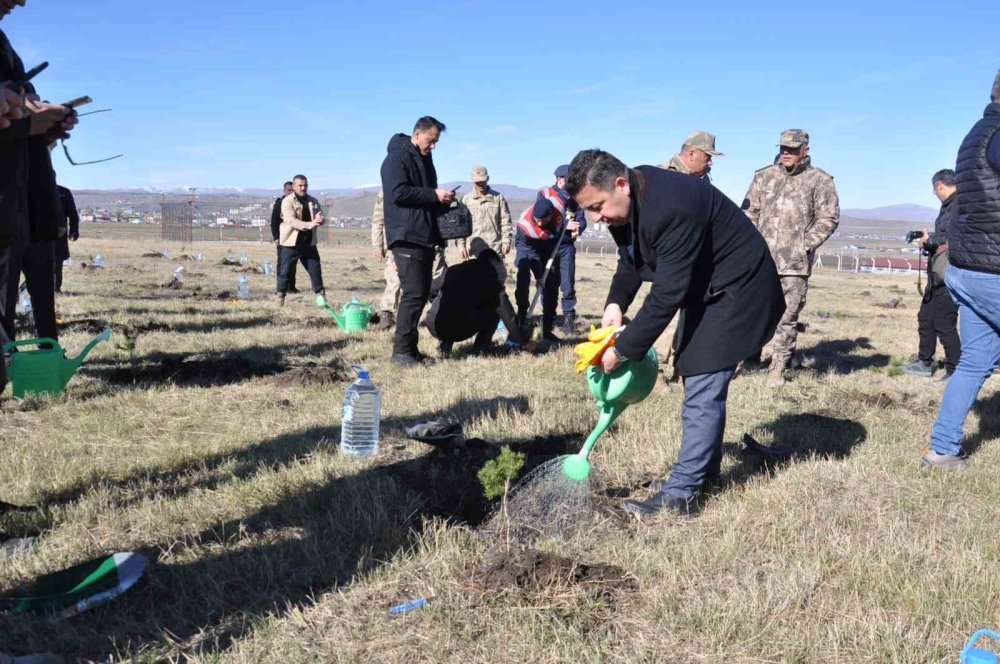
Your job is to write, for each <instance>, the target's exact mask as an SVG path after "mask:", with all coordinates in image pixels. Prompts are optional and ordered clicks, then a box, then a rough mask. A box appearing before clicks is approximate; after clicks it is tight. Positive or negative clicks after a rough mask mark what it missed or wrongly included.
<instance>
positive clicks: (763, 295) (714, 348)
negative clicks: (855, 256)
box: [566, 150, 785, 517]
mask: <svg viewBox="0 0 1000 664" xmlns="http://www.w3.org/2000/svg"><path fill="white" fill-rule="evenodd" d="M566 191H567V192H569V195H570V196H572V197H573V198H574V199H575V200H576V201H577V202H578V203H579V204H580V207H581V208H583V209H584V210H586V211H587V212H590V213H591V214H592V215H594V216H595V217H596V218H597V219H598V220H602V221H606V222H607V223H608V225H609V227H610V228H611V234H612V236H613V237H614V239H615V244H616V245H618V268H617V270H616V271H615V275H614V277H613V278H612V280H611V288H610V289H609V291H608V298H607V301H606V304H605V308H604V318H603V321H602V322H603V325H604V326H611V325H614V326H616V327H621V325H622V323H623V316H624V313H625V311H626V310H627V309H628V308H629V306H631V304H632V303H633V302H634V301H635V298H636V295H638V293H639V289H640V288H641V286H642V282H644V281H651V282H652V287H651V288H650V290H649V293H648V294H647V295H646V299H645V301H644V302H643V303H642V306H641V307H640V308H639V310H638V311H637V312H635V314H634V315H633V318H632V321H631V322H630V323H629V324H628V326H627V327H625V328H624V329H623V330H622V331H621V334H619V336H618V340H617V341H616V343H615V345H614V346H612V347H611V348H610V349H609V350H607V351H606V352H605V353H604V355H603V356H602V357H601V364H600V367H599V369H600V370H602V371H605V372H611V371H614V370H615V369H616V368H617V367H618V366H620V365H621V363H623V362H625V361H629V360H631V361H638V360H641V359H642V358H643V357H645V355H646V353H648V352H649V349H650V347H651V346H652V345H653V342H654V341H656V339H657V338H659V336H660V335H661V334H663V330H664V329H665V328H666V327H667V324H669V323H670V320H671V319H672V318H673V317H674V314H676V313H677V311H678V310H681V311H682V313H681V320H680V323H679V328H680V330H681V333H680V334H679V335H678V336H677V347H676V349H675V352H676V357H677V371H678V373H679V374H680V375H681V376H682V377H683V379H684V406H683V409H682V411H681V421H682V424H683V433H682V438H681V450H680V454H679V458H678V460H677V463H675V464H674V466H673V469H672V470H671V473H670V477H669V479H667V480H665V481H663V482H661V483H660V486H659V491H658V492H657V493H656V494H654V495H653V496H652V497H650V498H649V499H647V500H644V501H643V500H627V501H625V503H624V505H623V506H624V508H625V509H626V510H627V511H629V512H631V513H632V514H635V515H636V516H639V517H643V516H647V515H651V514H655V513H657V512H660V511H667V512H671V511H672V512H679V513H681V514H684V515H689V514H693V513H694V512H696V511H697V509H698V503H697V500H696V498H697V497H698V494H699V493H700V492H701V488H702V486H703V485H704V483H705V482H706V480H711V479H712V478H713V477H717V476H718V475H719V471H720V465H721V463H722V438H723V434H724V433H725V427H726V399H727V397H728V394H729V383H730V381H731V380H732V378H733V373H734V372H735V370H736V365H737V364H738V363H739V362H741V361H742V360H744V359H746V358H747V357H749V356H750V355H751V354H753V353H756V352H758V351H759V350H760V349H761V347H762V346H763V345H764V344H765V343H767V341H768V340H769V339H770V338H771V335H772V334H773V333H774V327H775V326H776V325H777V324H778V321H779V320H780V319H781V315H782V314H783V313H784V311H785V298H784V295H783V294H782V292H781V282H780V281H779V280H778V271H777V268H776V267H775V266H774V261H773V260H772V259H771V252H770V251H769V250H768V248H767V243H766V242H765V241H764V238H763V237H762V236H761V234H760V233H758V232H757V229H756V228H755V227H754V225H753V224H752V223H750V220H749V219H748V218H747V216H746V215H745V214H743V212H742V211H741V210H740V208H739V206H737V205H736V204H735V203H733V202H732V201H731V200H729V199H728V198H726V196H725V195H724V194H723V193H722V192H721V191H719V190H718V189H716V188H715V187H713V186H712V185H711V184H709V183H708V182H707V181H705V180H702V179H700V178H693V177H691V176H689V175H683V174H681V173H676V172H673V171H666V170H663V169H661V168H658V167H656V166H638V167H636V168H628V167H627V166H625V164H623V163H622V162H621V161H619V160H618V159H616V158H615V157H614V156H613V155H610V154H608V153H607V152H602V151H601V150H584V151H583V152H581V153H579V154H578V155H577V156H576V157H575V158H574V159H573V163H571V164H570V169H569V177H568V178H567V181H566Z"/></svg>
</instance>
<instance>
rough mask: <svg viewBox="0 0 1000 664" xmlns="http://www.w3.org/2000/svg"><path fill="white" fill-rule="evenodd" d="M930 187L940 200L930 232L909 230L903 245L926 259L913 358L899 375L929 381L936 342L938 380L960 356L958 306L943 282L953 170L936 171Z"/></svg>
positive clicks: (953, 208)
mask: <svg viewBox="0 0 1000 664" xmlns="http://www.w3.org/2000/svg"><path fill="white" fill-rule="evenodd" d="M931 185H932V186H933V187H934V195H935V196H937V197H938V200H939V201H941V211H940V212H939V213H938V217H937V220H935V222H934V233H933V234H930V235H929V234H928V233H927V231H926V230H925V231H911V232H910V233H908V234H907V236H906V241H907V242H913V241H914V240H916V241H917V243H918V244H919V245H920V249H921V251H923V253H924V254H925V255H926V256H927V288H925V289H924V297H923V300H922V301H921V303H920V312H919V313H918V314H917V333H918V335H919V336H920V348H919V351H918V355H917V359H915V360H913V361H912V362H910V363H909V364H907V365H906V366H904V367H903V372H904V373H908V374H910V375H911V376H922V377H924V378H930V377H931V376H932V375H933V374H934V351H935V350H937V340H938V339H940V340H941V346H943V347H944V376H943V377H942V378H941V380H948V379H949V378H951V375H952V373H954V371H955V365H957V364H958V358H959V357H960V356H961V354H962V342H961V340H960V339H959V337H958V307H957V306H956V305H955V301H954V300H953V299H952V298H951V295H950V294H949V293H948V288H947V286H945V283H944V277H945V272H946V271H947V269H948V227H949V226H951V224H952V223H953V222H954V220H955V218H956V217H957V216H958V200H957V197H956V193H957V191H958V187H957V186H956V185H955V171H953V170H951V169H947V168H946V169H944V170H940V171H938V172H937V173H935V174H934V176H933V177H932V178H931Z"/></svg>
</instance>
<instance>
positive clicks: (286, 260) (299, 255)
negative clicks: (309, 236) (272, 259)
mask: <svg viewBox="0 0 1000 664" xmlns="http://www.w3.org/2000/svg"><path fill="white" fill-rule="evenodd" d="M278 256H279V261H278V265H279V268H278V292H279V293H287V292H288V288H289V276H288V275H289V273H290V272H292V273H294V270H295V262H296V261H302V264H303V265H304V266H305V268H306V271H307V272H309V279H310V281H312V287H313V292H314V293H321V292H322V291H323V268H322V266H321V265H320V262H319V249H317V248H316V247H282V248H281V253H280V254H279V255H278Z"/></svg>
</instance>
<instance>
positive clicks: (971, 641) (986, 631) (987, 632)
mask: <svg viewBox="0 0 1000 664" xmlns="http://www.w3.org/2000/svg"><path fill="white" fill-rule="evenodd" d="M983 636H991V637H993V638H994V639H996V640H997V641H1000V633H998V632H994V631H993V630H992V629H981V630H979V631H978V632H976V633H975V634H973V635H972V636H971V637H969V641H968V642H967V643H966V644H965V647H964V648H962V653H961V655H960V661H962V662H964V661H965V658H966V657H967V656H968V654H969V651H970V650H972V647H973V646H974V645H976V642H977V641H979V639H980V637H983Z"/></svg>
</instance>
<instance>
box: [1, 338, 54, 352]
mask: <svg viewBox="0 0 1000 664" xmlns="http://www.w3.org/2000/svg"><path fill="white" fill-rule="evenodd" d="M42 344H52V345H53V346H59V342H58V341H56V340H55V339H53V338H51V337H45V338H42V339H22V340H20V341H11V342H9V343H5V344H4V345H3V349H4V352H7V351H8V350H11V349H13V348H16V347H18V346H41V345H42Z"/></svg>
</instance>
